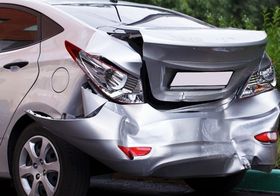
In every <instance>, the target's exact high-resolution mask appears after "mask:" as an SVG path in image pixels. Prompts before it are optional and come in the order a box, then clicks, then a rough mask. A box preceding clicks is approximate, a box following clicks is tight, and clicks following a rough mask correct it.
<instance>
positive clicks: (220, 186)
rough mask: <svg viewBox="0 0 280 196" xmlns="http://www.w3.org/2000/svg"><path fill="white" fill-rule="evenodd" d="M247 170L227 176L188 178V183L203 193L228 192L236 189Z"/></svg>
mask: <svg viewBox="0 0 280 196" xmlns="http://www.w3.org/2000/svg"><path fill="white" fill-rule="evenodd" d="M244 174H245V171H242V172H238V173H236V174H233V175H230V176H226V177H215V178H195V179H187V180H186V183H187V184H188V185H189V186H190V187H191V188H192V189H194V190H195V191H197V192H202V193H226V192H229V191H231V190H232V189H234V188H235V187H236V186H237V185H238V184H239V183H240V182H241V180H242V179H243V177H244Z"/></svg>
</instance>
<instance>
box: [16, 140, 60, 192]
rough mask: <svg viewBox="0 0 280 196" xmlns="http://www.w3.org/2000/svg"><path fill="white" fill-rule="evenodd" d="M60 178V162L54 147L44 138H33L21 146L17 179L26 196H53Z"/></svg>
mask: <svg viewBox="0 0 280 196" xmlns="http://www.w3.org/2000/svg"><path fill="white" fill-rule="evenodd" d="M59 176H60V162H59V158H58V154H57V151H56V149H55V147H54V145H53V144H52V143H51V141H50V140H48V139H47V138H46V137H44V136H35V137H32V138H31V139H29V140H28V141H27V142H26V143H25V144H24V146H23V148H22V150H21V153H20V159H19V177H20V181H21V185H22V187H23V189H24V191H25V193H26V195H28V196H53V195H54V193H55V191H56V189H57V186H58V183H59Z"/></svg>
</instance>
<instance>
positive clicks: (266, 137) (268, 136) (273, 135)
mask: <svg viewBox="0 0 280 196" xmlns="http://www.w3.org/2000/svg"><path fill="white" fill-rule="evenodd" d="M255 139H256V140H258V141H259V142H262V143H275V142H277V140H278V134H277V132H276V131H273V132H264V133H261V134H258V135H256V136H255Z"/></svg>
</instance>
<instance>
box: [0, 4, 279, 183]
mask: <svg viewBox="0 0 280 196" xmlns="http://www.w3.org/2000/svg"><path fill="white" fill-rule="evenodd" d="M0 2H1V3H3V2H5V1H4V0H0ZM6 3H7V2H6ZM8 3H13V4H18V5H22V6H26V7H30V8H33V9H35V10H38V11H39V12H41V13H44V14H46V15H48V16H49V17H50V18H52V19H53V20H54V21H56V22H57V23H58V24H60V25H61V26H62V27H63V28H64V32H62V33H61V34H58V35H56V36H55V37H52V38H51V39H49V40H45V41H43V42H42V43H41V44H37V45H34V47H37V49H38V50H36V51H37V52H36V51H35V54H36V55H34V53H32V52H31V51H27V50H28V49H27V48H26V51H24V50H20V51H17V52H18V53H17V54H10V53H9V54H8V53H7V54H4V53H2V54H0V57H1V60H0V62H1V66H2V63H3V64H5V63H6V61H7V60H9V59H11V60H15V59H19V58H20V57H21V56H24V55H26V54H28V56H29V55H32V57H33V58H34V59H35V60H34V59H33V60H29V61H30V62H34V63H33V64H32V66H31V67H32V68H31V67H30V68H27V67H26V70H25V71H26V72H25V73H24V74H23V75H24V77H23V78H22V81H23V80H24V81H28V83H26V82H22V81H20V80H14V82H11V83H6V84H5V83H0V89H1V88H3V91H4V88H7V86H6V85H9V86H8V87H9V88H7V89H8V90H7V97H5V95H4V94H1V96H0V101H2V99H3V104H1V103H0V105H1V106H2V105H3V107H4V108H5V107H6V109H5V112H2V111H1V114H0V123H3V120H5V122H4V123H5V124H3V125H2V124H1V126H0V127H1V129H0V136H1V138H2V142H1V146H0V157H1V159H0V176H1V177H9V176H10V173H9V165H8V150H7V149H8V144H9V140H10V136H11V133H12V131H13V128H14V126H15V124H16V123H17V122H18V120H19V119H20V118H21V117H22V116H24V115H26V112H27V111H29V112H28V114H29V116H30V117H31V118H32V119H34V120H35V121H36V122H37V123H40V124H41V125H42V126H44V127H45V128H47V129H48V130H49V131H51V132H52V133H53V134H55V135H57V136H58V137H61V138H63V139H65V140H66V141H68V142H70V143H71V144H73V145H74V146H76V147H77V148H79V149H81V150H82V151H84V152H86V153H87V154H89V155H90V156H92V157H93V158H95V159H97V160H99V161H101V162H102V163H104V164H105V165H107V166H108V167H110V168H112V169H114V170H116V171H119V172H124V173H128V174H133V175H140V176H161V177H162V176H163V177H181V178H185V177H199V176H224V175H229V174H232V173H235V172H238V171H241V170H244V169H248V168H250V167H252V168H260V166H266V168H271V167H273V165H274V163H275V160H276V158H275V157H276V144H266V145H264V144H262V143H260V142H258V141H256V140H255V139H254V136H255V135H256V134H259V133H262V132H264V131H267V132H269V131H275V130H277V127H278V118H279V102H280V95H279V93H278V91H277V90H272V91H269V92H266V93H262V94H260V95H257V96H254V97H251V98H246V99H240V98H238V96H237V94H236V92H237V91H238V90H239V89H241V88H242V87H244V85H245V83H246V81H247V79H248V77H249V76H250V75H251V74H252V73H253V72H254V71H255V70H256V69H257V68H258V66H259V61H260V59H261V55H262V54H263V50H264V45H265V36H263V34H262V33H256V32H255V33H256V34H258V36H256V37H255V38H254V39H252V40H251V43H243V41H244V39H241V42H240V40H239V41H238V44H237V43H236V42H234V43H229V42H228V44H225V45H224V47H222V45H212V44H213V43H212V44H211V45H207V46H205V45H202V44H201V43H198V45H197V46H190V44H189V43H186V42H185V43H182V44H181V45H180V44H179V45H178V44H175V42H173V41H174V40H172V43H171V42H169V43H161V42H162V40H163V39H160V41H159V40H158V39H159V38H160V37H158V39H156V37H154V38H153V39H152V40H151V39H150V38H149V39H146V42H144V49H143V53H144V56H143V58H141V55H140V54H138V53H137V52H135V50H134V49H133V48H132V47H131V46H130V45H129V44H127V43H126V42H125V41H122V40H120V39H117V38H115V37H113V36H110V35H108V34H107V33H106V32H104V31H101V30H98V29H95V28H93V27H91V26H89V25H87V24H85V23H83V22H82V21H80V20H78V19H76V18H74V17H72V16H71V15H69V14H66V13H64V12H63V11H61V10H59V9H56V8H55V7H54V6H51V5H47V4H44V3H41V2H37V1H34V2H33V1H24V0H11V1H9V2H8ZM73 29H74V30H73ZM76 30H79V32H78V36H77V32H76ZM135 30H137V31H139V32H140V33H141V29H139V28H135ZM205 30H206V31H207V29H205ZM208 30H209V29H208ZM221 32H223V30H222V31H221ZM146 33H147V31H145V30H144V29H142V36H143V38H144V41H145V35H147V34H146ZM252 33H253V34H254V32H252ZM221 34H223V33H221ZM212 38H214V37H212ZM65 40H68V41H70V42H71V43H73V44H75V45H77V46H78V47H80V48H82V49H83V50H85V51H87V52H89V53H94V54H101V55H102V56H103V57H105V58H107V59H108V60H110V61H111V62H112V63H114V64H115V65H117V66H119V67H121V68H122V69H123V70H125V71H127V72H128V73H130V74H132V75H134V76H135V77H140V76H141V68H142V66H143V61H145V63H146V65H147V70H148V76H149V79H150V85H151V87H152V93H153V95H154V96H155V97H156V98H157V99H159V100H162V101H173V102H178V101H190V102H195V101H205V100H207V101H210V102H209V103H204V104H199V105H190V106H186V107H179V108H176V109H169V110H159V109H155V108H154V107H152V106H151V105H150V104H148V103H144V104H138V105H134V104H131V105H121V104H117V103H113V102H110V101H108V100H106V99H105V98H103V97H101V96H100V95H96V94H94V93H92V92H91V91H89V90H88V89H85V88H81V86H83V84H84V83H86V82H87V79H86V77H85V74H84V73H83V72H82V70H81V69H80V68H79V67H78V66H77V64H76V63H75V62H74V61H73V60H72V59H71V56H70V55H69V53H68V52H67V50H66V49H65V45H64V43H65ZM242 40H243V41H242ZM175 41H176V40H175ZM219 44H221V43H219ZM39 47H41V48H39ZM39 49H40V50H41V55H40V58H39V60H38V62H39V68H40V72H39V75H38V78H37V80H36V77H37V74H38V68H37V64H36V61H37V60H36V58H37V57H38V56H39ZM30 50H31V49H30ZM170 51H171V52H170ZM242 51H243V52H242ZM244 51H245V52H244ZM185 53H188V54H189V55H184V54H185ZM226 54H227V55H226ZM3 55H6V56H5V59H4V60H3V59H2V57H4V56H3ZM9 55H10V56H9ZM35 57H36V58H35ZM209 57H213V58H212V59H211V58H210V60H209ZM4 61H5V62H4ZM167 67H169V68H172V69H173V68H174V69H179V68H180V69H182V70H192V71H193V70H194V71H213V70H215V71H228V70H229V69H230V70H234V71H235V75H234V76H233V78H232V79H231V81H230V84H229V85H228V86H227V88H226V89H224V90H221V91H219V92H213V91H211V92H210V91H209V92H207V91H205V90H203V91H201V92H200V93H199V92H196V93H195V92H191V91H189V90H188V91H186V92H188V93H186V94H185V92H184V94H185V95H186V96H183V95H182V92H172V93H170V92H168V91H166V89H165V88H162V87H166V85H167V80H164V77H171V76H170V73H167V72H165V71H164V70H165V69H166V68H167ZM18 73H20V72H15V73H5V77H6V76H8V75H13V76H11V79H12V78H19V75H17V74H18ZM0 74H4V73H2V71H1V72H0ZM21 75H22V74H20V76H21ZM141 77H142V76H141ZM29 79H30V80H29ZM169 79H170V78H169ZM35 80H36V82H35V84H34V85H32V84H33V82H34V81H35ZM6 81H8V80H5V82H6ZM11 81H12V80H11ZM3 85H5V86H3ZM21 85H22V86H24V88H23V87H21ZM17 87H18V88H19V89H20V90H17V91H11V92H10V91H9V90H14V89H16V88H17ZM31 87H32V88H31ZM29 88H31V89H30V90H29ZM5 91H6V90H5ZM13 92H16V93H19V94H17V95H16V96H14V95H12V94H13ZM27 92H28V93H27ZM9 93H10V94H9ZM2 96H3V98H2ZM14 97H15V98H16V100H14ZM216 99H219V100H218V101H213V100H216ZM5 103H9V104H10V105H6V104H5ZM100 107H101V109H100V110H99V109H98V108H100ZM94 111H96V114H95V116H93V117H91V118H83V117H81V116H86V114H89V113H91V112H94ZM39 113H40V114H42V113H43V114H45V115H46V116H49V117H47V118H46V117H44V116H41V115H39ZM64 113H67V114H70V115H71V116H72V117H74V118H72V119H62V118H61V117H62V115H63V114H64ZM75 116H76V117H75ZM77 116H80V117H77ZM118 145H123V146H128V147H133V146H149V147H152V151H151V153H150V154H148V155H147V156H143V157H136V158H135V159H134V160H130V159H128V158H127V157H126V156H125V155H124V153H123V152H122V151H121V150H120V149H119V148H118ZM265 171H267V170H265Z"/></svg>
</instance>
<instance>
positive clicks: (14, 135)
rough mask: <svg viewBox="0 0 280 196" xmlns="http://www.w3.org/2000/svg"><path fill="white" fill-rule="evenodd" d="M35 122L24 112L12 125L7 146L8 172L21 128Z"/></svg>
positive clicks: (10, 169)
mask: <svg viewBox="0 0 280 196" xmlns="http://www.w3.org/2000/svg"><path fill="white" fill-rule="evenodd" d="M40 114H41V115H44V116H48V115H47V114H44V113H42V112H40ZM32 123H35V121H34V120H33V119H32V118H31V117H30V116H28V114H24V115H23V116H21V117H20V118H19V119H18V120H17V122H16V123H15V125H14V126H13V128H12V130H11V133H10V136H9V141H8V148H7V154H8V165H9V172H10V174H12V163H13V154H14V153H13V152H14V149H15V146H16V143H17V141H18V139H19V136H20V134H21V133H22V132H23V130H24V129H25V128H26V127H28V126H29V125H30V124H32Z"/></svg>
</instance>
